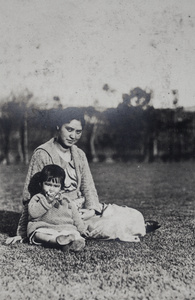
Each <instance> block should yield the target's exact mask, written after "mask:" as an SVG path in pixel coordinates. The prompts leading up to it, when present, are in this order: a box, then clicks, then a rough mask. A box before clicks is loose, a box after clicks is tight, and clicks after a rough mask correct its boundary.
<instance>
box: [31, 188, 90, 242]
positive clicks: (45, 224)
mask: <svg viewBox="0 0 195 300" xmlns="http://www.w3.org/2000/svg"><path fill="white" fill-rule="evenodd" d="M28 213H29V221H28V226H27V235H28V237H29V239H30V242H32V241H33V236H34V234H35V233H36V232H42V233H45V234H48V235H52V236H56V237H57V236H59V235H62V234H63V235H69V234H73V235H74V236H75V239H80V238H81V235H80V234H83V233H85V231H86V224H84V222H83V220H82V219H81V217H80V214H79V212H78V210H77V208H76V206H75V204H74V203H72V202H70V201H68V200H66V199H62V200H61V201H58V200H56V201H55V203H54V204H49V203H48V201H47V200H46V198H45V196H44V195H42V194H40V193H39V194H36V195H35V196H33V197H32V199H31V200H30V202H29V204H28Z"/></svg>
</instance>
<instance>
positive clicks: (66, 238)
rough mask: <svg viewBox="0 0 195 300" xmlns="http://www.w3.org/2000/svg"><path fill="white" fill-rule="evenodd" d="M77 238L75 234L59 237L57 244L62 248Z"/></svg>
mask: <svg viewBox="0 0 195 300" xmlns="http://www.w3.org/2000/svg"><path fill="white" fill-rule="evenodd" d="M74 239H75V237H74V235H73V234H69V235H59V236H57V238H56V242H57V244H58V245H60V246H65V245H68V244H70V243H71V242H72V241H74Z"/></svg>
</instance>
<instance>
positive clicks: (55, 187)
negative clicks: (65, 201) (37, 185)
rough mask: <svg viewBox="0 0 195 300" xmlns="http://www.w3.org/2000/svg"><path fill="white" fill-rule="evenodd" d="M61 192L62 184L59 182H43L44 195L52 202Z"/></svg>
mask: <svg viewBox="0 0 195 300" xmlns="http://www.w3.org/2000/svg"><path fill="white" fill-rule="evenodd" d="M60 190H61V183H59V182H53V181H44V182H43V193H44V195H45V196H46V197H47V198H49V199H50V200H53V198H54V197H55V196H56V195H57V194H58V193H59V191H60Z"/></svg>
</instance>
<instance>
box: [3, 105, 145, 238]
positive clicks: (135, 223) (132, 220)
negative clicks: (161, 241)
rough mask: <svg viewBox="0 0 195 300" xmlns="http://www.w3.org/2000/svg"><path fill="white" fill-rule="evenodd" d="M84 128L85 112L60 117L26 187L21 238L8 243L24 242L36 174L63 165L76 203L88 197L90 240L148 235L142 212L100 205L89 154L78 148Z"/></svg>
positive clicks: (38, 152) (64, 112)
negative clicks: (28, 208)
mask: <svg viewBox="0 0 195 300" xmlns="http://www.w3.org/2000/svg"><path fill="white" fill-rule="evenodd" d="M84 125H85V121H84V116H83V113H82V110H81V109H79V108H67V109H65V110H62V111H61V112H60V113H59V115H58V118H57V123H56V130H57V135H56V137H54V138H52V139H51V140H49V141H48V142H46V143H44V144H42V145H40V146H39V147H38V148H36V149H35V151H34V153H33V155H32V158H31V161H30V165H29V169H28V173H27V176H26V181H25V185H24V191H23V204H24V209H23V213H22V216H21V218H20V221H19V224H18V229H17V236H16V237H14V238H9V239H8V240H7V244H9V243H15V242H16V241H17V240H20V241H22V239H24V238H25V237H26V227H27V222H28V211H27V204H28V202H29V200H30V197H31V196H30V193H29V190H28V187H29V183H30V180H31V178H32V177H33V175H35V174H36V173H37V172H40V171H41V170H42V168H43V167H44V166H45V165H49V164H56V165H59V166H61V167H62V168H63V169H64V170H65V173H66V180H65V188H64V190H65V192H66V193H68V195H69V197H70V198H71V199H72V200H73V201H76V199H78V198H80V197H84V208H83V209H82V210H81V211H82V218H83V219H84V220H85V222H86V223H87V225H88V226H89V230H90V237H92V238H104V239H105V238H107V239H115V238H118V239H120V240H123V241H139V237H138V236H144V235H145V233H146V228H145V223H144V219H143V216H142V214H141V213H140V212H138V211H137V210H135V209H131V208H128V207H125V208H124V207H119V206H117V205H114V204H113V205H110V204H109V205H102V204H101V203H100V202H99V199H98V195H97V191H96V188H95V185H94V181H93V178H92V175H91V172H90V169H89V165H88V161H87V159H86V156H85V153H84V152H83V151H82V150H81V149H79V148H78V147H77V146H76V145H75V144H76V143H77V142H78V140H79V139H80V138H81V135H82V130H83V127H84ZM81 203H82V202H81Z"/></svg>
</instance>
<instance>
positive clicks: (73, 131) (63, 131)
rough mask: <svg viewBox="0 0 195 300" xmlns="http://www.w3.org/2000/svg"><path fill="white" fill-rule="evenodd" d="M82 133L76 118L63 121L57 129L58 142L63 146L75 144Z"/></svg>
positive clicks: (67, 146)
mask: <svg viewBox="0 0 195 300" xmlns="http://www.w3.org/2000/svg"><path fill="white" fill-rule="evenodd" d="M81 135H82V125H81V122H80V121H78V120H72V121H71V122H70V123H65V124H63V125H62V126H61V128H60V129H59V134H58V142H59V143H60V145H61V146H62V147H64V148H69V147H71V146H72V145H74V144H76V143H77V142H78V140H79V139H80V138H81Z"/></svg>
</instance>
